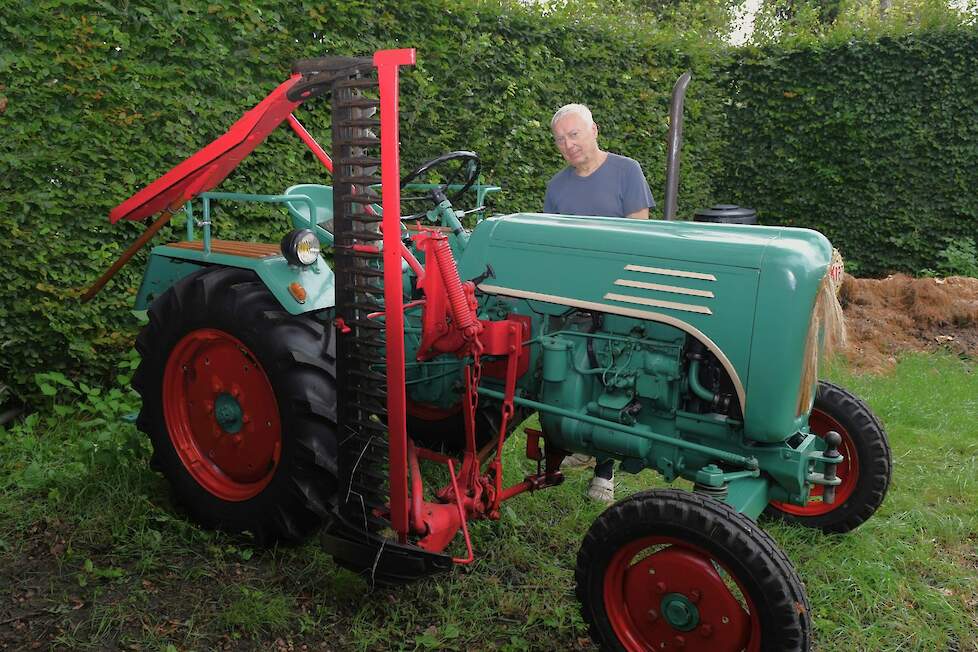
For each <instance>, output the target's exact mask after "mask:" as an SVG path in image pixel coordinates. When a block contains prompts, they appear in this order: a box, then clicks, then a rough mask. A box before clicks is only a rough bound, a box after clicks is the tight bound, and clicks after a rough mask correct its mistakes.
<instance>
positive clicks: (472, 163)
mask: <svg viewBox="0 0 978 652" xmlns="http://www.w3.org/2000/svg"><path fill="white" fill-rule="evenodd" d="M451 161H458V167H456V168H455V170H453V171H452V172H451V173H450V174H448V175H447V176H448V179H447V181H445V183H442V184H440V185H439V186H438V187H437V188H432V189H431V190H430V191H428V193H427V194H425V195H420V196H415V197H401V201H417V200H420V199H428V200H431V201H434V202H435V203H436V204H437V203H438V202H440V201H442V200H443V199H448V201H449V202H450V203H454V202H455V200H457V199H458V198H459V197H461V196H462V195H464V194H465V193H466V191H468V189H469V188H471V187H472V184H474V183H475V182H476V180H477V179H478V178H479V172H480V170H481V169H482V163H481V162H480V161H479V155H478V154H476V153H475V152H469V151H465V150H459V151H456V152H448V153H447V154H442V155H441V156H438V157H436V158H433V159H431V160H430V161H425V162H424V163H422V164H421V165H419V166H418V167H417V168H415V169H414V170H413V171H411V172H409V173H408V174H407V176H405V177H402V178H401V188H403V187H404V186H406V185H408V184H409V183H412V182H413V181H414V180H415V179H417V178H418V177H420V176H422V175H423V174H425V173H426V172H429V171H430V170H433V169H435V168H437V167H441V166H442V165H445V164H446V163H450V162H451ZM459 177H461V179H462V188H461V189H460V190H459V191H458V192H456V193H454V194H453V195H452V196H451V197H446V196H445V191H446V190H448V187H449V186H451V185H452V184H453V183H455V181H456V179H458V178H459Z"/></svg>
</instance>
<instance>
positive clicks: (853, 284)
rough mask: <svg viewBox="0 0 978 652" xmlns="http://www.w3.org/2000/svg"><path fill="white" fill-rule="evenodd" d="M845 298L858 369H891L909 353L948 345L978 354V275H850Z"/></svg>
mask: <svg viewBox="0 0 978 652" xmlns="http://www.w3.org/2000/svg"><path fill="white" fill-rule="evenodd" d="M839 300H840V302H841V303H842V308H843V311H844V314H845V317H846V327H847V329H848V334H849V345H848V347H847V348H846V350H845V356H846V358H847V359H848V360H849V363H850V364H851V365H852V366H853V367H855V368H857V369H861V370H863V371H871V372H880V371H886V370H887V369H889V368H890V367H891V366H893V364H894V363H895V362H896V356H897V354H899V353H901V352H904V351H934V350H937V349H939V348H946V349H949V350H951V351H952V352H954V353H956V354H958V355H966V356H969V357H972V358H978V279H975V278H969V277H965V276H951V277H948V278H944V279H942V278H912V277H909V276H905V275H903V274H895V275H893V276H890V277H887V278H885V279H861V278H853V277H852V276H849V275H848V274H846V275H845V277H844V278H843V281H842V287H841V289H840V291H839Z"/></svg>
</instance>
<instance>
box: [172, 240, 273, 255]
mask: <svg viewBox="0 0 978 652" xmlns="http://www.w3.org/2000/svg"><path fill="white" fill-rule="evenodd" d="M167 246H168V247H176V248H177V249H193V250H196V251H203V250H204V241H203V240H181V241H180V242H171V243H170V244H168V245H167ZM211 253H212V254H228V255H230V256H241V257H243V258H271V257H272V256H281V255H282V250H281V249H279V246H278V245H277V244H274V243H271V242H236V241H234V240H211Z"/></svg>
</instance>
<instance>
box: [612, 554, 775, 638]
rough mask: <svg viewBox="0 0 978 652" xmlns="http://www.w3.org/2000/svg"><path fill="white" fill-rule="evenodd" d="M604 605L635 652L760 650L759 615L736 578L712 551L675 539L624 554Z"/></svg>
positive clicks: (618, 559)
mask: <svg viewBox="0 0 978 652" xmlns="http://www.w3.org/2000/svg"><path fill="white" fill-rule="evenodd" d="M650 548H652V549H653V552H651V554H647V555H646V556H644V557H643V556H642V555H643V554H645V553H646V552H647V551H648V550H649V549H650ZM636 558H640V559H639V560H638V561H634V560H635V559H636ZM721 571H722V572H723V575H721ZM604 600H605V609H606V610H607V613H608V616H609V620H610V621H611V624H612V628H613V629H614V630H615V634H616V635H617V637H618V639H619V640H620V641H621V642H622V644H623V646H624V648H625V649H626V650H628V651H629V652H631V651H633V650H634V651H637V650H657V651H659V652H668V651H670V650H682V651H683V652H740V651H741V650H744V649H745V648H746V649H749V650H753V649H754V648H753V643H751V645H750V646H749V645H748V641H749V640H750V639H751V632H752V629H753V628H754V626H755V625H756V622H755V620H754V618H755V617H756V612H755V611H754V609H753V606H752V605H751V604H750V598H749V597H748V596H747V595H746V594H745V593H744V592H743V590H742V588H741V587H740V586H739V584H738V583H737V580H736V578H734V577H733V576H731V575H730V574H729V573H728V572H726V571H725V570H723V566H722V565H721V564H718V563H717V562H716V560H715V559H714V558H713V557H712V556H711V555H709V554H708V553H706V551H704V550H702V549H700V548H698V547H695V546H691V545H688V544H684V543H682V542H679V541H677V540H674V539H670V538H668V537H648V538H646V539H641V540H639V541H636V542H635V543H633V544H631V545H629V546H626V547H624V548H622V549H621V550H619V551H618V552H617V553H616V554H615V556H614V557H613V558H612V559H611V561H610V562H609V565H608V571H607V573H606V575H605V584H604Z"/></svg>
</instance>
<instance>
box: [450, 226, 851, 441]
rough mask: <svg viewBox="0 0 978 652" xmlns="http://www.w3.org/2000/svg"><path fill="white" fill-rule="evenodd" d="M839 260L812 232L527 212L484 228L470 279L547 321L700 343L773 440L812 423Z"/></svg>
mask: <svg viewBox="0 0 978 652" xmlns="http://www.w3.org/2000/svg"><path fill="white" fill-rule="evenodd" d="M831 255H832V246H831V244H830V243H829V241H828V240H827V239H826V238H825V237H824V236H823V235H821V234H820V233H818V232H816V231H811V230H808V229H794V228H783V227H765V226H746V225H726V224H710V223H700V222H663V221H650V220H629V219H621V218H607V217H570V216H558V215H545V214H536V213H516V214H512V215H504V216H499V217H493V218H490V219H487V220H485V221H483V222H482V223H480V224H479V225H478V226H477V227H476V229H475V230H474V231H473V233H472V238H471V240H470V241H469V244H468V247H467V248H466V250H465V253H464V255H463V256H462V260H461V265H460V273H461V276H462V278H473V277H476V276H478V275H480V274H482V273H483V272H485V271H486V266H487V265H489V266H491V267H492V270H493V273H494V275H495V276H494V278H489V279H486V280H485V281H484V282H483V283H481V284H480V286H479V287H480V289H482V290H483V291H485V292H487V293H490V294H498V295H503V296H510V297H514V298H519V299H525V300H527V301H529V302H530V303H531V304H532V305H533V307H534V309H535V310H538V311H539V312H551V313H554V314H556V313H558V312H559V311H566V310H567V309H568V308H570V307H573V308H578V309H582V310H589V311H591V310H597V311H603V312H610V313H616V314H622V315H628V316H633V317H636V318H639V319H648V320H652V321H659V322H663V323H668V324H671V325H673V326H675V327H677V328H680V329H682V330H684V331H686V332H687V333H690V334H691V335H693V336H694V337H697V338H698V339H700V340H701V341H704V343H706V344H708V346H709V348H710V349H711V350H713V351H714V353H718V357H719V358H720V360H721V362H722V363H724V366H725V367H726V368H727V371H728V373H730V374H731V377H732V378H733V380H734V384H735V385H737V387H738V394H739V398H740V401H741V404H742V406H743V408H744V411H745V417H746V422H747V424H749V427H750V429H752V430H754V432H752V433H748V434H751V435H752V436H754V437H755V438H757V439H759V440H765V439H768V440H770V439H777V438H783V437H784V436H785V435H784V433H785V431H786V430H788V429H790V428H791V427H792V426H791V424H798V423H800V421H798V418H797V416H798V415H797V414H796V412H795V406H796V404H797V396H798V391H799V388H800V379H801V369H802V365H803V359H804V350H805V338H806V335H807V333H808V326H809V322H810V320H811V315H812V308H813V305H814V300H815V296H816V293H817V291H818V287H819V283H820V282H821V280H822V278H823V277H824V275H825V273H826V270H827V268H828V265H829V262H830V260H831ZM772 361H777V362H776V364H772ZM785 406H790V409H789V408H788V407H785ZM789 412H790V414H789Z"/></svg>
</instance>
